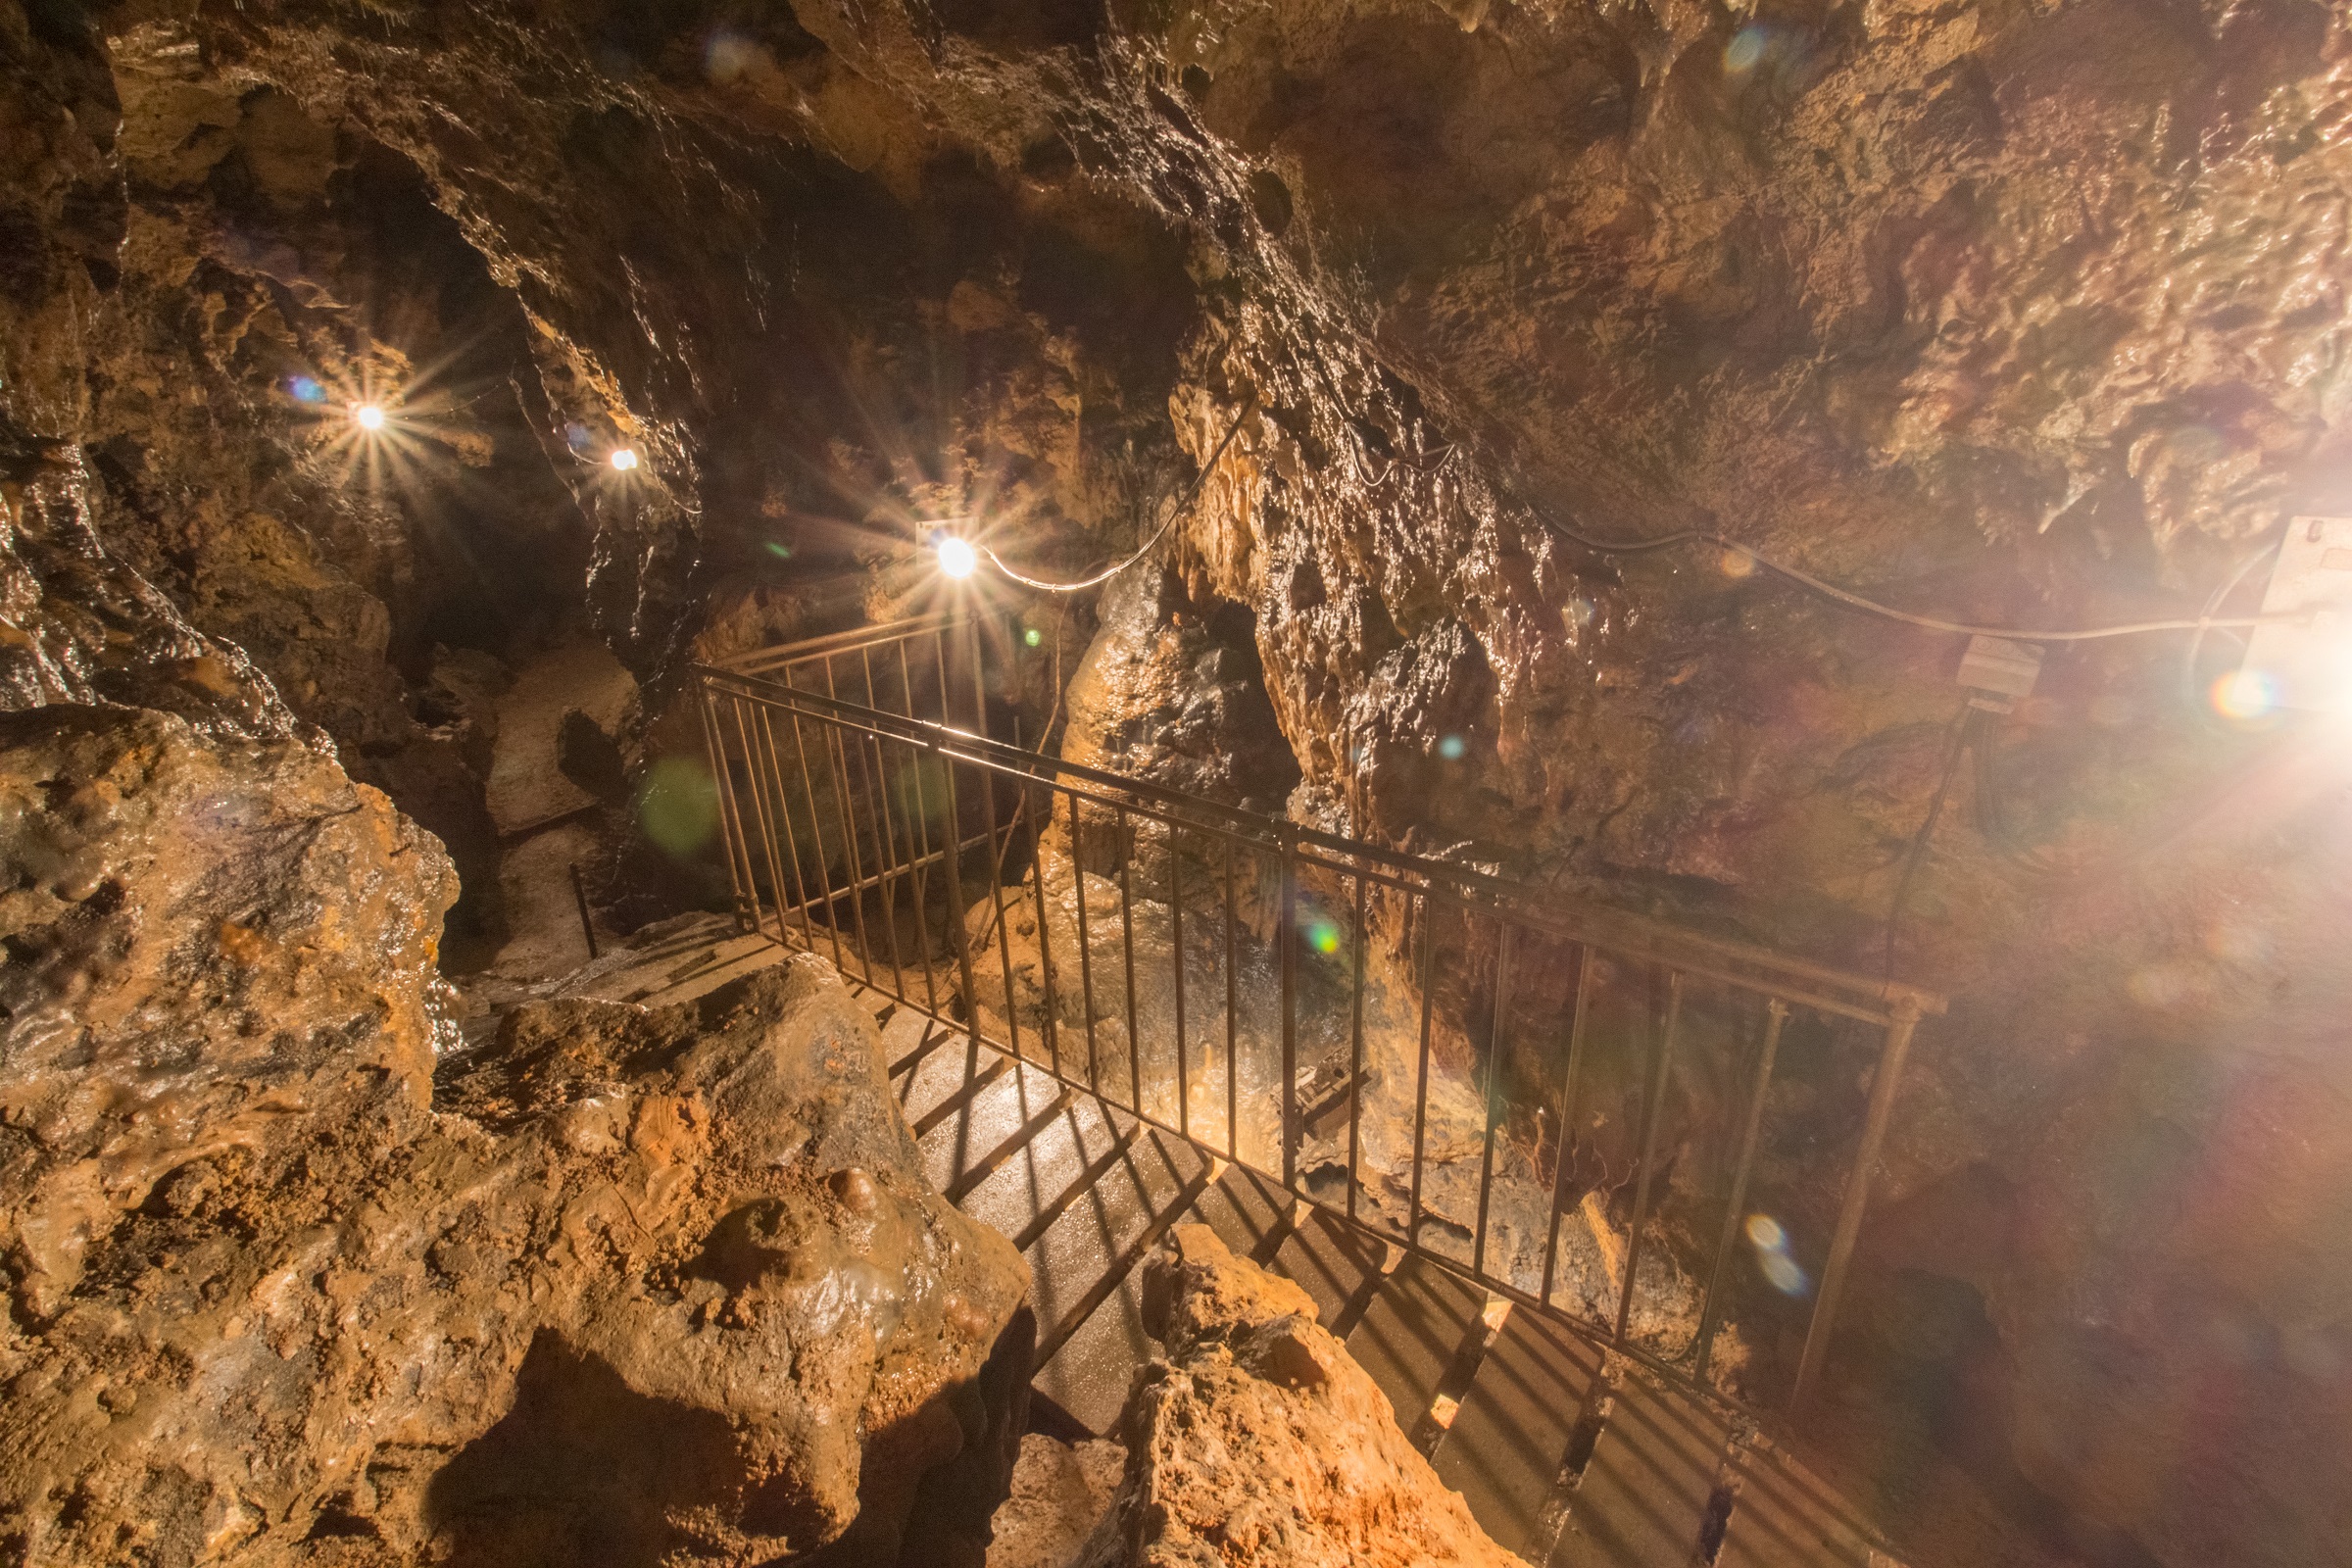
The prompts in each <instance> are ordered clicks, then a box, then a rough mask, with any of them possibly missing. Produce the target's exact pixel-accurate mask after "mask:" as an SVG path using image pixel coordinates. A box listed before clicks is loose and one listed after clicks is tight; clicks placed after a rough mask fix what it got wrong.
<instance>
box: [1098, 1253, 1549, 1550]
mask: <svg viewBox="0 0 2352 1568" xmlns="http://www.w3.org/2000/svg"><path fill="white" fill-rule="evenodd" d="M1145 1268H1146V1273H1145V1287H1144V1288H1145V1301H1146V1313H1147V1323H1148V1326H1150V1327H1151V1328H1152V1332H1153V1333H1155V1334H1156V1335H1158V1337H1159V1338H1161V1339H1162V1340H1163V1341H1164V1342H1165V1344H1166V1346H1167V1348H1168V1360H1167V1361H1165V1362H1154V1363H1152V1366H1150V1367H1148V1368H1146V1369H1145V1370H1144V1371H1143V1372H1142V1373H1140V1374H1138V1376H1137V1380H1136V1387H1135V1392H1134V1393H1133V1395H1132V1396H1130V1397H1129V1399H1128V1403H1127V1411H1126V1414H1125V1415H1124V1416H1123V1417H1122V1419H1121V1422H1120V1429H1121V1437H1122V1439H1123V1440H1124V1441H1125V1443H1126V1445H1127V1471H1126V1475H1125V1478H1124V1479H1123V1481H1122V1483H1121V1485H1120V1488H1119V1494H1118V1497H1117V1500H1116V1501H1115V1502H1114V1503H1113V1505H1112V1508H1111V1512H1110V1514H1109V1515H1108V1517H1106V1518H1105V1519H1104V1520H1103V1524H1102V1526H1101V1527H1100V1528H1099V1529H1098V1530H1097V1531H1096V1533H1095V1535H1094V1537H1093V1539H1092V1540H1090V1541H1089V1543H1088V1544H1087V1547H1086V1550H1085V1553H1084V1555H1083V1556H1082V1558H1081V1559H1080V1560H1081V1561H1082V1562H1084V1563H1085V1564H1086V1565H1088V1568H1110V1565H1113V1564H1118V1565H1135V1568H1141V1565H1144V1564H1177V1563H1188V1564H1189V1563H1206V1562H1220V1563H1229V1562H1262V1563H1281V1564H1284V1565H1286V1568H1290V1565H1298V1568H1312V1565H1319V1564H1331V1565H1333V1568H1337V1565H1340V1564H1343V1563H1345V1564H1356V1565H1364V1564H1368V1565H1374V1568H1387V1565H1392V1564H1394V1565H1402V1564H1407V1563H1433V1564H1434V1563H1467V1564H1479V1565H1484V1568H1516V1565H1518V1559H1517V1558H1516V1557H1513V1556H1512V1555H1511V1554H1510V1553H1508V1552H1506V1551H1504V1550H1503V1549H1502V1548H1501V1547H1500V1546H1497V1545H1495V1543H1494V1542H1493V1541H1491V1540H1489V1539H1488V1537H1487V1535H1486V1532H1484V1531H1482V1530H1481V1529H1479V1527H1478V1523H1477V1521H1475V1520H1474V1519H1472V1518H1471V1517H1470V1510H1469V1508H1468V1507H1467V1506H1465V1505H1464V1503H1463V1502H1462V1499H1461V1496H1460V1495H1459V1494H1457V1493H1453V1492H1448V1491H1447V1490H1446V1487H1445V1486H1444V1484H1443V1483H1441V1482H1440V1481H1439V1480H1438V1477H1437V1472H1436V1471H1434V1470H1432V1469H1431V1468H1430V1466H1429V1461H1428V1460H1426V1459H1424V1458H1422V1457H1421V1455H1420V1454H1419V1453H1417V1452H1415V1451H1414V1449H1413V1447H1412V1446H1411V1445H1410V1444H1409V1443H1408V1442H1406V1440H1405V1437H1404V1434H1403V1433H1402V1432H1400V1431H1398V1430H1397V1421H1396V1416H1395V1413H1394V1412H1393V1411H1392V1410H1391V1409H1390V1407H1389V1401H1388V1397H1386V1396H1385V1395H1383V1394H1382V1393H1381V1392H1380V1390H1379V1388H1378V1387H1376V1386H1375V1385H1374V1384H1373V1382H1372V1379H1371V1378H1370V1377H1369V1376H1368V1375H1367V1374H1366V1373H1365V1372H1364V1370H1363V1369H1362V1368H1361V1367H1359V1366H1357V1365H1356V1364H1355V1362H1354V1361H1353V1360H1352V1359H1351V1358H1350V1357H1349V1356H1348V1350H1347V1348H1346V1347H1345V1346H1343V1345H1341V1343H1340V1342H1339V1341H1338V1340H1337V1339H1335V1338H1334V1337H1333V1336H1332V1335H1331V1333H1330V1332H1329V1331H1328V1330H1326V1329H1324V1328H1323V1327H1321V1326H1320V1325H1319V1324H1317V1323H1316V1322H1315V1308H1314V1303H1313V1302H1312V1301H1310V1300H1309V1299H1307V1297H1306V1294H1305V1292H1303V1291H1301V1290H1300V1289H1299V1287H1298V1286H1297V1285H1294V1284H1293V1283H1291V1282H1290V1281H1289V1280H1285V1279H1281V1278H1278V1277H1276V1276H1274V1275H1271V1274H1268V1273H1266V1272H1265V1271H1264V1270H1262V1269H1259V1268H1257V1267H1255V1266H1254V1265H1252V1264H1250V1263H1249V1262H1246V1261H1244V1260H1243V1259H1240V1258H1237V1257H1235V1256H1234V1255H1233V1254H1232V1252H1231V1251H1229V1250H1227V1249H1226V1247H1225V1244H1224V1243H1223V1242H1220V1241H1219V1240H1217V1237H1216V1234H1215V1233H1214V1232H1213V1231H1211V1230H1209V1229H1208V1227H1206V1226H1204V1225H1180V1226H1178V1227H1177V1228H1176V1229H1175V1230H1174V1231H1172V1232H1170V1233H1169V1237H1168V1240H1167V1242H1166V1243H1165V1244H1163V1246H1162V1247H1161V1249H1160V1250H1159V1251H1158V1252H1157V1253H1155V1254H1154V1255H1153V1256H1152V1259H1151V1261H1150V1262H1149V1263H1147V1264H1146V1265H1145Z"/></svg>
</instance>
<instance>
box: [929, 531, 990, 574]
mask: <svg viewBox="0 0 2352 1568" xmlns="http://www.w3.org/2000/svg"><path fill="white" fill-rule="evenodd" d="M939 569H940V570H942V571H944V572H946V573H947V574H948V575H949V576H951V577H956V578H962V577H969V576H970V575H971V574H972V573H973V572H975V571H978V570H979V569H980V553H979V552H978V551H976V550H974V549H973V548H972V547H971V545H970V544H969V543H967V542H966V541H964V540H961V539H958V538H956V536H955V535H954V534H952V533H951V534H942V535H941V536H940V540H939Z"/></svg>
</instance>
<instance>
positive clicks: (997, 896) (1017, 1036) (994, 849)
mask: <svg viewBox="0 0 2352 1568" xmlns="http://www.w3.org/2000/svg"><path fill="white" fill-rule="evenodd" d="M972 646H973V648H974V650H975V652H976V651H977V650H978V647H979V642H978V640H977V639H976V638H975V639H974V640H973V645H972ZM973 689H974V690H975V691H976V690H978V687H977V686H975V687H974V688H973ZM975 767H976V770H977V771H978V772H979V774H980V809H981V811H982V813H983V818H984V820H985V821H986V822H987V824H988V853H987V855H985V856H984V857H982V858H981V862H980V864H981V869H982V870H984V871H986V872H987V873H988V897H989V906H990V908H991V909H992V910H993V911H994V912H995V915H996V922H997V925H996V930H997V961H998V963H999V964H1001V965H1002V966H1003V968H1004V975H1005V1045H1006V1046H1007V1047H1008V1048H1009V1049H1010V1050H1011V1052H1012V1054H1014V1055H1015V1056H1018V1055H1020V1054H1021V1008H1020V1004H1019V1002H1018V1000H1017V999H1016V998H1015V997H1014V996H1013V994H1012V937H1011V935H1010V934H1009V933H1008V932H1007V931H1006V930H1005V882H1004V869H1005V855H1006V854H1007V853H1009V852H1010V850H1011V848H1012V830H1011V829H1010V828H1006V829H1005V843H1004V844H1003V845H999V844H998V843H997V775H996V774H995V773H994V772H992V771H990V770H988V769H986V768H984V767H978V766H977V764H975ZM971 1005H972V1006H974V1007H977V1006H978V1005H979V1004H978V1003H977V1002H976V1001H975V1002H973V1003H972V1004H971Z"/></svg>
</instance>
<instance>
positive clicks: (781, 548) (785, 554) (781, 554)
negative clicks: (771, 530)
mask: <svg viewBox="0 0 2352 1568" xmlns="http://www.w3.org/2000/svg"><path fill="white" fill-rule="evenodd" d="M767 553H768V554H769V555H771V556H773V557H775V558H776V559H777V560H778V561H790V560H791V559H792V546H790V545H780V544H778V543H776V542H775V541H774V540H773V539H770V540H769V541H768V542H767Z"/></svg>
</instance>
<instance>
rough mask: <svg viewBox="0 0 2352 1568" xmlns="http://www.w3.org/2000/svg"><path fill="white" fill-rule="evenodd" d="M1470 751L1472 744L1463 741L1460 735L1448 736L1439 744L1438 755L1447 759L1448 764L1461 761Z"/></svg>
mask: <svg viewBox="0 0 2352 1568" xmlns="http://www.w3.org/2000/svg"><path fill="white" fill-rule="evenodd" d="M1469 750H1470V743H1469V742H1468V741H1465V740H1463V739H1462V738H1461V737H1460V736H1459V735H1448V736H1446V738H1445V739H1444V740H1442V741H1440V742H1438V755H1439V756H1440V757H1443V758H1444V759H1446V760H1447V761H1448V762H1458V761H1460V760H1462V756H1463V754H1464V753H1466V752H1468V751H1469Z"/></svg>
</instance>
